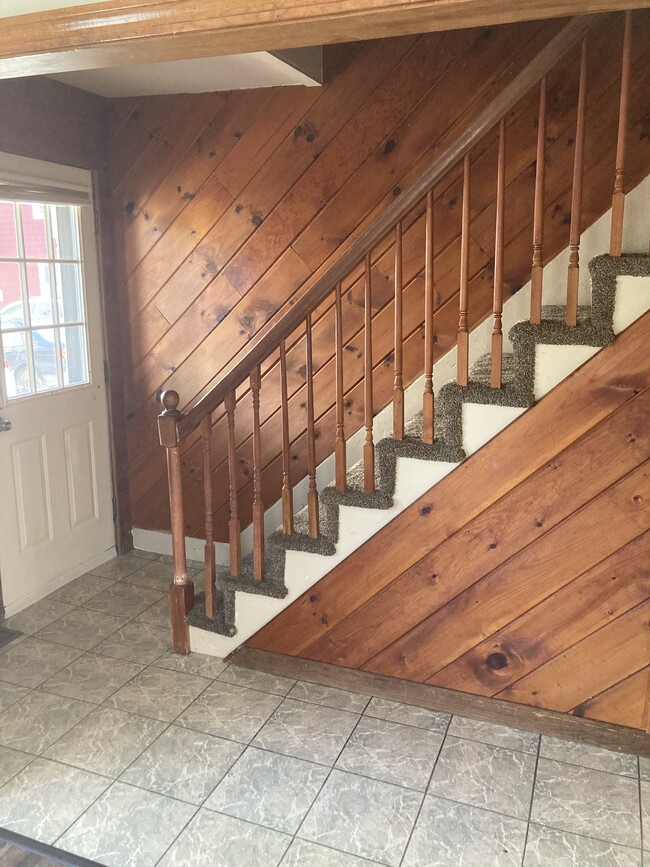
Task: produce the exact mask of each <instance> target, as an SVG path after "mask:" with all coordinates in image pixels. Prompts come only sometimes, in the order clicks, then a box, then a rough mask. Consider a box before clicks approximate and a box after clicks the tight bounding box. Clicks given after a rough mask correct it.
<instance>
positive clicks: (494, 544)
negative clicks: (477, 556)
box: [490, 542, 497, 551]
mask: <svg viewBox="0 0 650 867" xmlns="http://www.w3.org/2000/svg"><path fill="white" fill-rule="evenodd" d="M496 546H497V543H496V542H490V548H491V549H492V550H493V551H494V549H495V548H496Z"/></svg>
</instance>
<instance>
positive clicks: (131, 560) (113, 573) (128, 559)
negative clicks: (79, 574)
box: [90, 551, 142, 581]
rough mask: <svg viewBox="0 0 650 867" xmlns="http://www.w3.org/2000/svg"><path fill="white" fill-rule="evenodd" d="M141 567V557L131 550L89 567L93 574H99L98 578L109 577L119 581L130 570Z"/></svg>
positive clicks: (133, 570) (129, 572)
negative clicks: (92, 567)
mask: <svg viewBox="0 0 650 867" xmlns="http://www.w3.org/2000/svg"><path fill="white" fill-rule="evenodd" d="M138 569H142V557H140V556H138V555H136V554H134V553H133V552H132V551H131V552H129V553H128V554H123V555H122V556H121V557H113V559H112V560H108V561H107V562H106V563H102V565H101V566H95V568H94V569H91V570H90V571H91V572H92V574H93V575H99V577H100V578H109V579H110V580H111V581H121V580H122V578H125V577H126V576H127V575H130V574H131V573H132V572H136V571H137V570H138Z"/></svg>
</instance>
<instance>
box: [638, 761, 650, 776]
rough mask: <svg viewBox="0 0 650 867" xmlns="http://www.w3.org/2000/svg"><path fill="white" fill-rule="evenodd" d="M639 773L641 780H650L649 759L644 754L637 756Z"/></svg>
mask: <svg viewBox="0 0 650 867" xmlns="http://www.w3.org/2000/svg"><path fill="white" fill-rule="evenodd" d="M639 773H640V774H641V779H642V780H650V759H647V758H645V756H641V757H640V758H639Z"/></svg>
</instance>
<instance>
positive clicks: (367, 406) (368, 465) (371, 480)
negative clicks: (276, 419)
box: [363, 253, 375, 493]
mask: <svg viewBox="0 0 650 867" xmlns="http://www.w3.org/2000/svg"><path fill="white" fill-rule="evenodd" d="M371 295H372V293H371V291H370V253H368V254H367V256H366V278H365V287H364V314H365V316H364V324H365V330H364V357H363V385H364V401H363V414H364V424H365V428H366V438H365V442H364V445H363V489H364V491H366V492H367V493H372V492H373V491H374V490H375V444H374V442H373V438H372V417H373V410H372V307H371V302H372V297H371Z"/></svg>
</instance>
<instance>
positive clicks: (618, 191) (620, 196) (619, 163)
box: [609, 9, 632, 256]
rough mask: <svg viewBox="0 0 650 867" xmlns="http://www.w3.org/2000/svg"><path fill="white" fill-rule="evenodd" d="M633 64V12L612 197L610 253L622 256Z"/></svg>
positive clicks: (627, 34)
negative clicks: (626, 157) (626, 158)
mask: <svg viewBox="0 0 650 867" xmlns="http://www.w3.org/2000/svg"><path fill="white" fill-rule="evenodd" d="M631 63H632V10H631V9H628V11H627V12H626V13H625V33H624V35H623V61H622V66H621V99H620V103H619V110H618V141H617V143H616V179H615V181H614V194H613V196H612V232H611V236H610V241H609V252H610V255H612V256H620V255H621V251H622V249H623V218H624V214H625V155H626V148H627V126H628V106H629V101H630V67H631Z"/></svg>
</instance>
